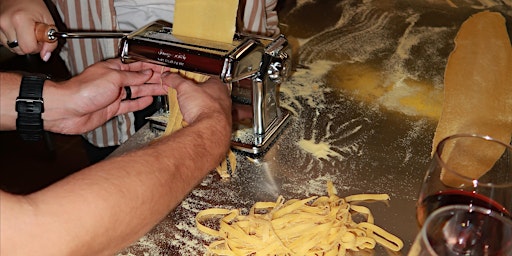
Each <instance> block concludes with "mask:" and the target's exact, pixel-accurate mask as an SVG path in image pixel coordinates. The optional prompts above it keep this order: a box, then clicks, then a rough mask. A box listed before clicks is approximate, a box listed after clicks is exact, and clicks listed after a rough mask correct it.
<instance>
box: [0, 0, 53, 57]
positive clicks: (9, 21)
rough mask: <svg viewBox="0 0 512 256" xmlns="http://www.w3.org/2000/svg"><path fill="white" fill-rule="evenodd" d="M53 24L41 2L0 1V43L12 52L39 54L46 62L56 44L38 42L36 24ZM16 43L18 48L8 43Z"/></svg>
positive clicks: (30, 0) (31, 0) (21, 0)
mask: <svg viewBox="0 0 512 256" xmlns="http://www.w3.org/2000/svg"><path fill="white" fill-rule="evenodd" d="M37 22H40V23H45V24H52V25H53V24H55V22H54V20H53V17H52V15H51V14H50V11H49V10H48V8H47V6H46V4H45V3H44V1H42V0H2V1H0V42H1V43H2V44H3V45H4V46H5V47H7V48H8V49H9V50H11V51H12V52H14V53H16V54H19V55H22V54H34V53H39V54H40V56H41V59H43V60H44V61H48V59H50V56H51V52H52V51H53V50H55V48H57V43H56V42H53V43H45V42H38V41H37V39H36V34H35V27H36V23H37ZM13 41H17V42H18V46H16V47H9V46H8V43H9V42H13Z"/></svg>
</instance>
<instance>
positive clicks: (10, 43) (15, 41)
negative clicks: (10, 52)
mask: <svg viewBox="0 0 512 256" xmlns="http://www.w3.org/2000/svg"><path fill="white" fill-rule="evenodd" d="M7 46H9V48H15V47H18V40H14V41H12V42H9V41H7Z"/></svg>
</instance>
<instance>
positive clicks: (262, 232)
mask: <svg viewBox="0 0 512 256" xmlns="http://www.w3.org/2000/svg"><path fill="white" fill-rule="evenodd" d="M347 198H348V200H347ZM349 200H350V201H349ZM368 200H372V201H373V200H379V201H381V200H389V196H388V195H386V194H361V195H353V196H348V197H346V198H340V197H338V196H337V195H336V191H335V189H334V186H333V185H332V182H331V181H329V182H328V183H327V196H313V197H309V198H306V199H302V200H299V199H291V200H288V201H286V200H285V199H284V198H283V197H282V196H279V197H278V198H277V200H276V202H257V203H255V204H254V205H253V206H252V208H251V209H250V210H249V213H248V214H247V215H242V214H241V213H240V210H238V209H221V208H211V209H206V210H203V211H201V212H199V213H198V214H197V216H196V224H197V228H198V229H199V230H200V231H201V232H203V233H206V234H208V235H211V236H214V237H217V238H219V240H218V241H215V242H213V243H211V244H210V245H209V246H208V253H207V254H208V255H229V256H235V255H272V256H274V255H345V254H346V253H347V252H348V251H360V250H364V249H373V248H374V247H375V245H376V244H380V245H382V246H384V247H386V248H388V249H389V250H392V251H400V250H401V249H402V248H403V242H402V240H400V239H399V238H398V237H396V236H394V235H393V234H391V233H389V232H387V231H386V230H384V229H382V228H380V227H379V226H377V225H375V224H374V221H373V220H374V218H373V215H372V213H371V212H370V210H369V209H368V208H367V207H364V206H361V205H354V204H350V202H360V201H368ZM356 214H360V215H363V216H364V217H365V221H360V222H356V221H354V220H353V219H352V216H353V215H356ZM212 220H214V221H218V223H219V224H218V228H217V229H213V228H211V227H208V226H207V225H206V224H205V223H206V222H208V223H211V221H212Z"/></svg>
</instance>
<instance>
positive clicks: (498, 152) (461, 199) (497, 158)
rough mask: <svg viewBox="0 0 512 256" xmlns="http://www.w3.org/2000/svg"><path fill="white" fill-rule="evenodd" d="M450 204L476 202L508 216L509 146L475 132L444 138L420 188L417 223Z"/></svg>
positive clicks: (511, 192)
mask: <svg viewBox="0 0 512 256" xmlns="http://www.w3.org/2000/svg"><path fill="white" fill-rule="evenodd" d="M452 204H462V205H476V206H480V207H483V208H487V209H491V210H493V211H496V212H498V213H499V214H501V215H503V216H507V217H508V218H511V215H510V212H511V211H512V146H511V145H510V144H508V143H505V142H502V141H499V140H496V139H494V138H491V137H489V136H482V135H477V134H455V135H452V136H449V137H447V138H445V139H443V140H442V141H441V142H440V143H439V144H438V146H437V149H436V151H435V153H434V155H433V158H432V162H431V165H430V167H429V169H428V171H427V174H426V175H425V178H424V180H423V184H422V186H421V189H420V195H419V199H418V204H417V219H418V223H419V224H420V226H421V225H422V224H423V222H424V221H425V219H426V218H427V217H428V215H429V214H431V213H432V212H433V211H434V210H436V209H438V208H440V207H442V206H446V205H452Z"/></svg>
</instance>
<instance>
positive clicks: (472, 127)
mask: <svg viewBox="0 0 512 256" xmlns="http://www.w3.org/2000/svg"><path fill="white" fill-rule="evenodd" d="M444 79H445V81H444V83H445V84H444V102H443V109H442V113H441V116H440V119H439V123H438V125H437V128H436V132H435V135H434V140H433V145H432V153H434V152H435V149H436V147H437V145H438V143H439V142H440V141H441V140H442V139H443V138H445V137H447V136H450V135H453V134H457V133H475V134H481V135H489V136H491V137H493V138H495V139H498V140H501V141H503V142H506V143H508V142H510V139H511V133H512V96H511V95H512V48H511V44H510V39H509V36H508V33H507V29H506V25H505V19H504V18H503V16H502V15H501V14H500V13H496V12H490V11H484V12H480V13H477V14H474V15H473V16H471V17H470V18H468V19H467V20H466V21H465V22H464V23H463V24H462V26H461V28H460V29H459V31H458V33H457V36H456V38H455V49H454V50H453V51H452V53H451V54H450V56H449V58H448V63H447V66H446V69H445V76H444ZM462 147H464V148H465V151H464V152H463V151H462ZM462 152H463V153H462ZM502 153H503V150H501V149H496V148H490V147H488V146H485V145H484V144H481V142H477V141H475V142H470V143H467V144H466V145H460V144H458V145H455V144H447V145H446V146H445V150H444V151H443V156H442V157H443V158H444V159H448V158H450V162H451V163H453V164H451V166H452V168H454V169H457V170H462V171H463V172H464V174H465V175H466V176H467V177H469V178H472V179H478V178H479V177H480V176H482V175H483V174H485V173H486V172H487V170H488V169H489V168H490V167H491V166H492V165H493V164H494V163H495V162H496V160H497V159H498V158H499V156H500V155H501V154H502ZM477 159H478V161H477ZM441 179H442V180H443V182H444V183H445V184H447V185H451V186H461V185H463V184H461V181H460V179H459V180H458V179H457V178H456V177H455V176H454V175H450V174H449V173H447V172H446V171H445V170H443V172H442V174H441Z"/></svg>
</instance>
